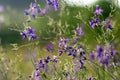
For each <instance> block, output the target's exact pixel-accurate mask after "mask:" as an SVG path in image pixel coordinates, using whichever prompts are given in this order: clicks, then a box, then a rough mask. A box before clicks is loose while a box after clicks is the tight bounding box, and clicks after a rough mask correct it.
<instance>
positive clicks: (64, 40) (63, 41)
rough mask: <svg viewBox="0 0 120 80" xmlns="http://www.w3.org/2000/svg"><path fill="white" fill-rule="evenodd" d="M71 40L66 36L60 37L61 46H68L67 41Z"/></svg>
mask: <svg viewBox="0 0 120 80" xmlns="http://www.w3.org/2000/svg"><path fill="white" fill-rule="evenodd" d="M68 42H69V39H64V38H61V37H60V39H59V43H58V44H59V48H61V49H62V48H63V47H67V43H68Z"/></svg>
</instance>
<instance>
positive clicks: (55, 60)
mask: <svg viewBox="0 0 120 80" xmlns="http://www.w3.org/2000/svg"><path fill="white" fill-rule="evenodd" d="M50 61H51V62H56V63H57V62H59V60H58V59H57V56H53V58H51V60H50Z"/></svg>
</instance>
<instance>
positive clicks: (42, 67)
mask: <svg viewBox="0 0 120 80" xmlns="http://www.w3.org/2000/svg"><path fill="white" fill-rule="evenodd" d="M58 61H59V60H58V59H57V57H56V56H53V58H51V57H50V56H47V57H46V58H45V59H44V60H42V59H40V61H39V63H38V64H37V67H36V70H35V73H34V78H35V80H40V75H41V74H42V70H44V71H46V70H47V69H48V63H49V62H54V63H57V62H58Z"/></svg>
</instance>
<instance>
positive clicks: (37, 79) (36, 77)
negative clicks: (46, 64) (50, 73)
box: [35, 70, 40, 80]
mask: <svg viewBox="0 0 120 80" xmlns="http://www.w3.org/2000/svg"><path fill="white" fill-rule="evenodd" d="M39 76H40V71H39V70H36V71H35V80H40V77H39Z"/></svg>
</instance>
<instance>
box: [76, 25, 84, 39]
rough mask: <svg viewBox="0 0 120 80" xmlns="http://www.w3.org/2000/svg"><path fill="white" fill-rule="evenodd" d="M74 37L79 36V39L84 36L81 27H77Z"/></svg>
mask: <svg viewBox="0 0 120 80" xmlns="http://www.w3.org/2000/svg"><path fill="white" fill-rule="evenodd" d="M76 35H77V36H79V37H80V36H83V35H84V31H83V27H82V26H79V27H77V28H76Z"/></svg>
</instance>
